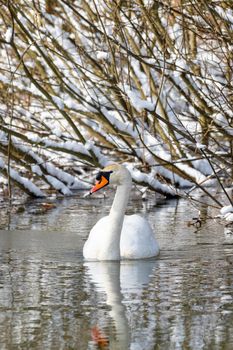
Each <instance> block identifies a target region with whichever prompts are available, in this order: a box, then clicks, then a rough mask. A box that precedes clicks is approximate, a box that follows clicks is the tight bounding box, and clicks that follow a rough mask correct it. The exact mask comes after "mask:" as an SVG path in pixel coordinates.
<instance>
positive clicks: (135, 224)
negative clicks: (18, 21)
mask: <svg viewBox="0 0 233 350" xmlns="http://www.w3.org/2000/svg"><path fill="white" fill-rule="evenodd" d="M120 250H121V258H123V259H141V258H149V257H152V256H155V255H157V254H158V253H159V246H158V243H157V241H156V239H155V234H154V232H153V230H152V228H151V226H150V224H149V222H148V221H147V220H146V219H145V218H143V217H142V216H140V215H130V216H127V215H126V216H125V218H124V223H123V228H122V232H121V241H120Z"/></svg>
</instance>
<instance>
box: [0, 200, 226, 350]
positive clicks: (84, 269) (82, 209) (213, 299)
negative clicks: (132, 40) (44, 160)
mask: <svg viewBox="0 0 233 350" xmlns="http://www.w3.org/2000/svg"><path fill="white" fill-rule="evenodd" d="M110 197H111V196H110ZM55 203H56V207H55V208H53V209H51V210H48V211H46V212H45V213H43V214H42V213H40V211H39V210H38V208H40V207H41V202H39V201H34V202H29V203H28V204H27V205H26V210H25V211H24V212H22V213H18V214H11V215H10V214H9V215H8V216H7V219H6V217H4V220H3V219H2V221H1V231H0V349H1V350H4V349H7V350H8V349H30V350H31V349H42V350H44V349H46V350H47V349H54V350H57V349H76V350H86V349H119V350H127V349H132V350H142V349H145V350H152V349H158V350H159V349H164V350H169V349H171V350H176V349H193V350H199V349H211V350H215V349H225V350H228V349H229V350H230V349H233V245H232V244H233V235H232V234H231V233H229V232H227V231H224V227H223V226H221V225H220V224H219V223H218V222H217V221H216V220H214V219H208V215H209V209H208V208H207V207H205V206H202V208H201V212H202V217H203V223H202V226H201V227H200V228H197V227H195V226H193V225H189V222H193V220H192V218H193V217H195V216H197V212H198V210H197V208H195V207H193V205H192V204H191V203H190V202H187V201H185V200H172V201H157V203H155V200H154V199H150V200H149V201H147V202H142V201H141V200H139V199H138V198H134V199H131V202H130V206H129V213H133V212H135V211H137V212H141V213H145V212H147V213H148V219H149V221H150V223H151V225H152V226H153V228H154V230H155V232H156V235H157V238H158V241H159V244H160V247H161V253H160V255H159V257H157V258H156V259H151V260H144V261H143V260H141V261H124V262H121V263H119V262H85V261H84V260H83V258H82V247H83V244H84V241H85V239H86V238H87V236H88V233H89V231H90V229H91V227H92V226H93V225H94V223H95V222H96V221H97V220H98V219H99V218H100V217H101V216H103V215H105V214H107V212H108V210H109V206H110V204H111V199H110V198H107V199H104V198H99V197H98V196H97V195H96V197H94V196H93V197H91V198H86V199H84V198H82V197H81V196H79V195H77V196H76V197H72V198H68V199H60V200H57V201H56V202H55ZM199 209H200V208H199Z"/></svg>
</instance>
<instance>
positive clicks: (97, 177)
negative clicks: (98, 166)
mask: <svg viewBox="0 0 233 350" xmlns="http://www.w3.org/2000/svg"><path fill="white" fill-rule="evenodd" d="M101 178H102V173H101V171H100V172H99V173H98V174H97V175H96V180H97V181H101Z"/></svg>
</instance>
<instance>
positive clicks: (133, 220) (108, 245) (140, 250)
mask: <svg viewBox="0 0 233 350" xmlns="http://www.w3.org/2000/svg"><path fill="white" fill-rule="evenodd" d="M96 180H97V182H96V184H95V186H94V187H92V189H91V192H90V194H92V193H94V192H96V191H98V190H100V189H101V188H103V187H105V186H107V185H108V184H113V185H114V184H115V185H117V190H116V194H115V197H114V200H113V204H112V207H111V210H110V213H109V215H108V216H105V217H103V218H101V219H100V220H99V221H98V222H97V223H96V224H95V226H94V227H93V228H92V230H91V232H90V234H89V237H88V239H87V241H86V242H85V245H84V248H83V256H84V258H85V259H87V260H121V259H143V258H150V257H153V256H156V255H158V253H159V246H158V243H157V241H156V239H155V236H154V233H153V231H152V228H151V226H150V224H149V222H148V221H147V220H146V219H145V218H143V217H141V216H140V215H135V214H134V215H130V216H128V215H125V210H126V205H127V203H128V199H129V193H130V189H131V185H132V178H131V175H130V172H129V171H128V170H127V169H126V168H125V167H124V166H123V165H119V164H113V165H110V166H107V167H106V168H104V169H103V170H102V171H100V172H99V174H98V175H97V177H96Z"/></svg>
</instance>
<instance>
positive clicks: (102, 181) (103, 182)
mask: <svg viewBox="0 0 233 350" xmlns="http://www.w3.org/2000/svg"><path fill="white" fill-rule="evenodd" d="M108 183H109V181H108V180H107V179H106V177H104V176H103V175H102V176H101V179H100V180H98V181H96V184H95V186H93V187H92V189H91V191H90V193H94V192H96V191H99V190H100V189H101V188H103V187H105V186H107V185H108Z"/></svg>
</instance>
